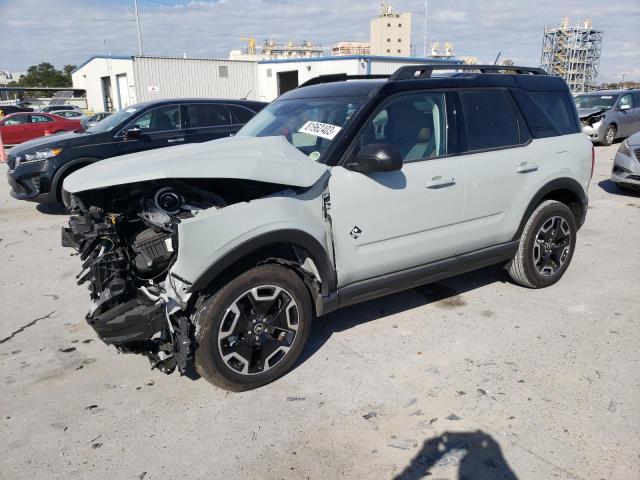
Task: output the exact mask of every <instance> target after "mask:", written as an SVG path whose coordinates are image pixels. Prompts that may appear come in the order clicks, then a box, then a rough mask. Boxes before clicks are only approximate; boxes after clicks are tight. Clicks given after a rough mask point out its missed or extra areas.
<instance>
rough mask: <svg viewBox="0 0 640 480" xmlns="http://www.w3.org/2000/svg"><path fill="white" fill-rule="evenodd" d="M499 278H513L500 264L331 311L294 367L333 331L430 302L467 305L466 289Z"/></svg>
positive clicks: (450, 306)
mask: <svg viewBox="0 0 640 480" xmlns="http://www.w3.org/2000/svg"><path fill="white" fill-rule="evenodd" d="M496 282H501V283H509V282H510V279H509V276H508V274H507V273H506V272H505V271H504V269H503V268H502V267H501V266H498V265H496V266H491V267H486V268H483V269H481V270H476V271H474V272H469V273H466V274H464V275H459V276H457V277H453V278H449V279H446V280H442V281H440V282H435V283H430V284H426V285H422V286H420V287H416V288H413V289H411V290H406V291H403V292H399V293H395V294H392V295H387V296H385V297H381V298H377V299H374V300H369V301H367V302H364V303H360V304H358V305H353V306H350V307H345V308H342V309H340V310H337V311H335V312H332V313H329V314H327V315H326V316H323V317H321V318H319V319H317V320H316V321H315V322H314V324H313V326H312V329H311V334H310V335H309V340H308V341H307V345H306V347H305V349H304V351H303V352H302V354H301V355H300V357H299V358H298V360H297V362H296V363H295V364H294V367H293V369H295V368H297V367H298V366H300V365H301V364H302V363H304V362H306V361H307V360H309V359H310V358H311V357H312V356H313V355H314V354H315V353H316V352H318V351H319V350H320V349H321V348H322V347H323V345H324V344H325V343H326V342H327V341H328V340H329V339H330V338H331V336H332V335H333V334H334V333H339V332H343V331H345V330H348V329H350V328H353V327H355V326H357V325H362V324H364V323H367V322H373V321H376V320H379V319H381V318H384V317H387V316H389V315H395V314H397V313H401V312H404V311H406V310H411V309H413V308H417V307H422V306H425V305H430V304H438V306H440V307H442V308H443V309H447V310H455V309H457V308H460V307H463V306H464V305H466V301H465V299H464V297H463V296H462V295H463V294H464V293H466V292H468V291H471V290H475V289H477V288H480V287H482V286H485V285H490V284H492V283H496Z"/></svg>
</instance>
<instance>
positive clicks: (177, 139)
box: [167, 137, 184, 143]
mask: <svg viewBox="0 0 640 480" xmlns="http://www.w3.org/2000/svg"><path fill="white" fill-rule="evenodd" d="M167 142H168V143H176V142H184V137H180V138H170V139H169V140H167Z"/></svg>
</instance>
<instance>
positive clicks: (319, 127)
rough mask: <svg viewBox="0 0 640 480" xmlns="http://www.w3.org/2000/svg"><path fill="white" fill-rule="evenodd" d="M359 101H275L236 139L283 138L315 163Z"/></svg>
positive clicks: (245, 127)
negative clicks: (240, 137) (242, 137)
mask: <svg viewBox="0 0 640 480" xmlns="http://www.w3.org/2000/svg"><path fill="white" fill-rule="evenodd" d="M363 100H364V97H330V98H329V97H327V98H292V99H289V100H279V101H275V102H273V103H271V104H270V105H268V106H267V107H265V108H264V109H263V110H262V111H261V112H260V113H258V114H257V115H256V116H255V117H253V118H252V119H251V120H250V121H249V122H248V123H247V124H246V125H245V126H244V127H242V128H241V129H240V131H239V132H238V135H242V136H246V137H276V136H284V137H285V138H286V139H287V141H288V142H289V143H290V144H291V145H293V146H294V147H296V148H297V149H298V150H300V151H301V152H302V153H304V154H305V155H307V156H308V157H309V158H310V159H312V160H315V161H318V160H320V158H321V157H322V154H323V153H324V152H325V150H326V149H327V147H328V146H329V145H330V144H331V142H332V141H333V139H334V138H335V137H336V135H338V133H339V132H340V130H341V129H342V128H343V127H344V126H345V124H346V123H347V121H348V120H349V118H351V116H352V115H353V114H354V113H355V112H356V111H357V110H358V108H360V105H362V102H363Z"/></svg>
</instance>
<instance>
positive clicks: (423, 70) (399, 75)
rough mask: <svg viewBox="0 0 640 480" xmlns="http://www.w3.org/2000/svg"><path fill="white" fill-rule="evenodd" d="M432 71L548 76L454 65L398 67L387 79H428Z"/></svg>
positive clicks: (534, 70)
mask: <svg viewBox="0 0 640 480" xmlns="http://www.w3.org/2000/svg"><path fill="white" fill-rule="evenodd" d="M434 70H478V71H480V73H500V72H516V73H518V74H521V73H524V74H532V75H548V73H547V72H546V71H545V70H543V69H542V68H537V67H517V66H513V65H455V64H442V63H438V64H424V65H407V66H406V67H400V68H399V69H398V70H396V71H395V72H394V74H393V75H391V76H390V77H389V81H390V82H393V81H397V80H412V79H424V78H430V77H431V73H433V71H434Z"/></svg>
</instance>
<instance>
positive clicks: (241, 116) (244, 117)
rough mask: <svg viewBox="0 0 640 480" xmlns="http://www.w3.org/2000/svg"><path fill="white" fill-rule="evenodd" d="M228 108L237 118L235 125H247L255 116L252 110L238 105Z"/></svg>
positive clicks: (228, 106)
mask: <svg viewBox="0 0 640 480" xmlns="http://www.w3.org/2000/svg"><path fill="white" fill-rule="evenodd" d="M227 108H228V109H229V110H231V112H232V113H233V116H234V117H235V121H234V122H233V123H247V122H248V121H249V120H251V119H252V118H253V116H254V115H255V113H253V112H252V111H251V110H248V109H246V108H244V107H240V106H238V105H227Z"/></svg>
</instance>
